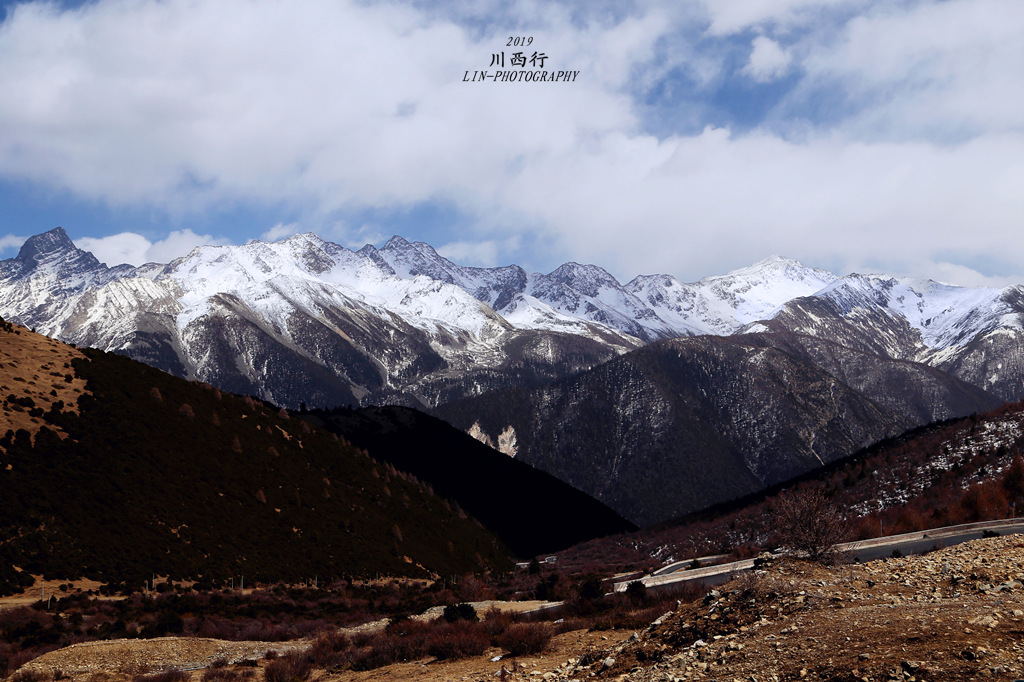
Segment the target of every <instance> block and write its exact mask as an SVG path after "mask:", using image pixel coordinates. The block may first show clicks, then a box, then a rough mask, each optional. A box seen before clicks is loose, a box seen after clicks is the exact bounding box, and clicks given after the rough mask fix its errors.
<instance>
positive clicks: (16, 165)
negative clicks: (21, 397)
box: [0, 0, 1024, 285]
mask: <svg viewBox="0 0 1024 682" xmlns="http://www.w3.org/2000/svg"><path fill="white" fill-rule="evenodd" d="M517 35H518V36H530V37H532V38H533V42H532V43H531V45H530V47H529V48H526V50H525V52H526V55H527V56H529V55H530V54H531V53H532V52H534V51H536V52H540V53H543V54H545V55H546V56H547V62H546V64H545V68H548V69H553V70H558V69H578V70H579V71H580V76H579V78H577V79H576V81H575V82H572V83H555V84H551V83H526V82H518V83H495V82H487V81H485V82H483V83H477V82H464V79H463V77H464V73H465V72H466V71H467V70H468V71H470V72H472V71H474V70H486V69H488V68H490V67H489V63H490V61H491V58H492V55H493V54H495V53H500V52H503V51H504V52H505V53H506V56H509V55H511V53H512V52H513V51H517V49H518V48H513V47H507V46H506V42H507V40H508V39H509V37H512V36H517ZM1022 43H1024V12H1022V11H1021V10H1020V8H1019V7H1018V6H1016V5H1015V4H1014V3H1013V2H1012V1H1000V0H972V1H969V2H968V1H966V0H949V1H947V2H897V1H889V0H879V1H874V2H872V1H867V0H789V1H785V2H771V3H765V2H760V1H757V0H745V1H738V2H730V3H719V2H711V1H710V0H707V1H706V2H699V1H693V2H682V3H671V4H670V3H657V2H636V3H632V4H628V5H622V4H620V3H610V4H609V3H601V2H596V3H595V2H589V3H582V2H564V3H536V2H519V3H513V4H512V5H508V6H506V5H502V4H499V3H482V4H479V5H477V4H474V6H472V7H470V6H465V5H460V4H457V5H453V6H452V5H447V4H439V5H434V4H431V3H420V2H411V3H398V2H393V3H385V4H374V5H364V4H360V3H354V2H333V1H331V2H327V1H316V0H311V1H310V2H306V3H301V4H300V5H294V4H288V5H286V4H284V3H281V2H276V1H272V0H245V1H243V0H222V1H220V2H217V3H194V2H190V1H188V0H167V1H164V2H156V1H155V0H140V1H138V2H133V3H121V2H114V1H112V0H99V1H98V2H95V3H88V4H82V5H80V6H62V5H60V4H58V3H42V2H27V3H23V4H19V5H14V6H12V7H10V8H8V13H7V16H6V18H5V19H4V21H3V23H2V24H0V92H2V93H5V94H4V95H0V131H2V132H0V198H2V196H3V195H4V194H5V193H14V192H19V191H22V190H23V189H24V187H25V186H26V185H27V186H29V187H32V188H41V191H40V194H41V195H42V196H43V198H42V199H39V201H51V202H59V201H63V200H65V199H64V198H65V197H72V198H73V199H74V201H77V202H84V203H86V204H88V205H99V206H104V207H111V208H110V210H111V211H112V212H113V213H112V214H113V215H118V211H119V210H122V209H125V210H129V209H130V210H144V211H148V212H151V213H152V214H154V215H155V216H156V218H155V219H154V223H153V224H152V225H136V224H129V223H125V224H115V225H108V226H106V227H105V231H92V232H89V233H81V234H77V233H76V232H75V230H76V227H75V225H71V224H70V223H71V222H72V221H73V220H74V219H75V216H69V218H68V220H67V222H68V223H69V224H67V225H65V227H67V228H68V229H69V231H71V233H72V234H73V235H74V236H75V237H76V242H77V243H79V245H80V246H82V247H83V248H88V249H89V250H92V251H95V252H97V256H98V257H101V258H104V257H107V258H109V259H110V262H111V263H113V262H116V261H118V259H122V260H123V261H125V262H132V263H136V262H137V261H138V260H139V259H140V258H141V259H146V260H160V261H167V260H169V259H170V258H171V257H173V256H176V255H184V253H185V252H187V250H188V248H190V247H191V246H194V245H196V244H198V243H202V242H207V243H211V242H212V243H228V242H231V243H243V242H245V241H248V240H249V239H254V238H259V237H261V236H264V235H270V236H271V237H275V238H279V237H281V236H284V235H285V232H284V231H287V230H289V229H292V228H293V226H294V231H295V232H297V231H305V230H313V231H317V232H319V233H321V234H324V236H327V237H329V238H334V239H336V240H338V241H342V242H346V243H351V242H356V241H359V240H360V238H365V237H369V236H373V237H379V236H383V237H387V236H390V234H392V233H402V234H404V235H405V236H407V237H409V238H411V239H422V240H424V241H428V242H431V243H435V244H449V245H450V246H449V247H448V249H447V252H448V253H450V254H451V255H452V256H453V257H464V258H466V259H468V260H469V261H470V264H480V265H496V264H503V263H508V262H513V261H515V262H522V263H526V264H527V265H533V266H535V267H536V268H537V269H544V268H545V267H546V266H548V265H550V264H553V263H556V262H561V261H562V260H568V259H571V260H577V261H581V262H599V263H602V264H603V265H606V266H607V265H610V266H611V268H610V269H612V271H613V272H614V273H615V274H617V275H619V276H621V277H630V276H632V275H633V274H636V273H640V272H668V273H672V274H675V275H677V276H680V277H682V278H684V279H695V278H697V277H700V276H702V275H705V274H709V273H711V272H720V271H725V270H727V269H729V268H732V267H736V266H738V265H741V264H743V263H749V262H752V261H754V260H757V259H759V258H762V257H764V256H765V255H767V254H769V253H776V252H778V253H785V254H786V255H789V256H791V257H794V258H799V259H802V260H804V261H806V262H810V263H815V264H817V265H821V266H823V267H827V268H829V269H832V270H836V271H852V270H882V269H884V270H887V271H892V272H904V273H907V274H911V275H924V276H930V277H936V278H943V277H948V278H949V279H950V280H951V281H954V282H956V283H961V284H967V285H978V284H992V285H999V284H1005V283H1009V282H1011V281H1024V276H1022V275H1024V272H1022V270H1021V268H1020V266H1019V264H1018V263H1015V262H1012V261H1011V260H1010V258H1009V257H1008V255H1007V254H1010V253H1014V252H1019V251H1020V249H1021V247H1024V243H1022V242H1024V237H1022V236H1021V233H1022V231H1021V230H1020V216H1021V215H1022V214H1024V190H1022V188H1024V164H1022V162H1021V159H1024V61H1022V60H1021V59H1020V58H1019V57H1020V54H1019V46H1020V45H1021V44H1022ZM225 206H229V207H235V206H240V207H245V209H246V210H247V211H249V212H250V213H251V214H253V215H258V216H260V220H262V221H263V222H260V223H259V224H251V225H249V226H248V228H247V229H241V228H237V227H234V226H232V227H230V228H229V227H227V226H225V227H224V228H223V229H213V228H211V227H209V223H208V222H205V221H204V220H203V219H202V217H203V216H207V215H210V214H211V213H212V212H216V211H218V210H223V207H225ZM423 207H428V208H429V209H436V212H437V213H439V214H440V215H441V216H442V217H443V218H444V219H435V220H427V221H419V222H418V221H417V220H416V219H415V217H416V215H417V213H416V212H417V210H420V209H422V208H423ZM49 227H52V226H50V225H44V226H37V225H25V226H18V225H12V224H11V223H5V224H4V225H2V226H0V234H2V233H3V232H9V233H12V234H21V235H24V234H29V233H33V232H37V231H40V228H42V229H48V228H49ZM283 230H284V231H283ZM8 241H9V242H10V243H14V242H15V240H14V239H13V238H12V239H10V240H7V241H4V240H0V246H9V244H8ZM541 247H543V248H541ZM174 249H183V251H181V252H179V253H172V251H173V250H174ZM104 250H106V252H107V253H106V254H102V252H103V251H104ZM528 251H529V254H528V255H527V252H528ZM101 254H102V255H101ZM108 254H109V255H108ZM524 255H526V256H527V257H524ZM545 259H550V263H549V262H548V260H545ZM474 261H475V262H474ZM531 261H532V262H531Z"/></svg>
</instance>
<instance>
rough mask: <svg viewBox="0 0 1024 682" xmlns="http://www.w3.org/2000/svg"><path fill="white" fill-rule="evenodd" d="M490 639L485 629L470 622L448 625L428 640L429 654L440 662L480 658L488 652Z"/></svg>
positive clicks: (436, 631)
mask: <svg viewBox="0 0 1024 682" xmlns="http://www.w3.org/2000/svg"><path fill="white" fill-rule="evenodd" d="M489 644H490V638H489V637H488V636H487V633H486V632H485V631H484V628H483V627H482V626H480V625H479V624H477V623H473V622H470V621H465V620H462V621H457V622H455V623H446V624H444V625H443V626H441V627H439V628H437V629H436V630H435V631H434V632H433V633H432V634H431V635H430V636H429V637H428V638H427V653H428V654H430V655H431V656H433V657H434V658H436V659H437V660H439V661H450V660H454V659H458V658H466V657H468V656H479V655H480V654H482V653H483V652H484V651H486V650H487V647H488V645H489Z"/></svg>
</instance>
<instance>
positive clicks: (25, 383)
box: [0, 321, 85, 436]
mask: <svg viewBox="0 0 1024 682" xmlns="http://www.w3.org/2000/svg"><path fill="white" fill-rule="evenodd" d="M84 357H85V356H84V355H83V354H82V353H81V351H79V350H78V349H77V348H74V347H72V346H69V345H67V344H64V343H61V342H60V341H56V340H54V339H51V338H48V337H46V336H43V335H41V334H36V333H35V332H32V331H29V330H28V329H26V328H25V327H22V326H21V325H17V324H13V323H10V322H6V321H0V400H2V401H3V407H2V410H0V435H3V434H4V433H5V432H6V431H7V430H8V429H10V430H12V431H14V432H17V431H18V429H25V430H26V431H28V432H29V433H30V434H32V435H33V436H35V434H36V433H38V432H39V429H41V428H42V427H43V426H46V425H47V422H46V420H45V419H44V417H43V415H44V414H46V413H48V412H50V411H51V410H53V409H54V406H55V405H57V408H58V411H63V412H72V413H76V414H77V412H78V398H79V397H80V396H81V395H82V394H83V393H84V392H85V380H84V379H79V378H78V377H76V376H75V371H74V369H73V368H72V365H71V361H72V360H74V359H76V358H84ZM12 396H13V398H14V399H13V400H12V399H11V397H12ZM48 428H50V429H52V430H54V431H56V432H57V433H58V435H62V434H61V431H60V429H59V428H57V427H56V426H53V425H50V426H49V427H48Z"/></svg>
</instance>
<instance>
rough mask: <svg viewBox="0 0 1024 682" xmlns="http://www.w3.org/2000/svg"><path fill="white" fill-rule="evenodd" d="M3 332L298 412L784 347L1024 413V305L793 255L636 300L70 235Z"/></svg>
mask: <svg viewBox="0 0 1024 682" xmlns="http://www.w3.org/2000/svg"><path fill="white" fill-rule="evenodd" d="M0 315H2V316H3V317H4V318H7V319H10V320H14V321H16V322H20V323H22V324H25V325H27V326H30V327H33V328H35V329H36V330H37V331H40V332H42V333H45V334H47V335H50V336H54V337H56V338H59V339H62V340H65V341H69V342H73V343H77V344H80V345H89V346H94V347H99V348H103V349H105V350H111V351H117V352H122V353H126V354H128V355H131V356H133V357H136V358H138V359H141V360H143V361H146V362H149V363H150V364H154V365H156V366H159V367H161V368H162V369H166V370H168V371H171V372H173V373H176V374H179V375H182V376H185V377H188V378H193V379H199V380H204V381H209V382H210V383H213V384H215V385H220V386H221V387H223V388H227V389H229V390H236V391H241V392H246V393H255V394H258V395H262V396H263V397H265V398H267V399H270V400H273V401H276V402H279V403H282V404H286V405H297V404H298V403H299V402H307V403H309V404H310V405H314V404H327V405H330V404H339V403H348V402H352V403H368V402H375V401H382V400H391V401H394V400H402V401H406V402H413V403H420V404H423V405H436V404H439V403H443V402H446V401H449V400H452V399H455V398H459V397H463V396H467V395H475V394H479V393H482V392H485V391H488V390H491V389H494V388H499V387H503V386H518V385H522V384H524V383H527V384H528V383H530V382H534V383H538V382H543V381H547V380H550V379H554V378H558V377H560V376H565V375H567V374H571V373H574V372H577V371H580V370H583V369H587V368H589V367H592V366H594V365H596V364H599V363H601V362H604V361H606V360H608V359H610V358H612V357H614V356H616V355H618V354H621V353H623V352H626V351H629V350H632V349H635V348H638V347H641V346H643V345H645V344H647V343H650V342H654V341H658V340H661V339H668V338H674V337H680V336H693V335H706V334H714V335H733V334H739V333H752V332H766V331H779V330H781V329H785V330H787V331H790V332H797V333H800V334H810V335H818V336H821V335H825V334H828V335H833V336H835V337H836V340H837V342H840V343H855V344H859V346H858V347H868V348H873V349H874V350H875V351H877V352H879V353H884V354H885V355H887V356H889V357H893V358H899V359H905V360H913V361H917V362H926V363H928V364H930V365H932V366H935V367H939V368H941V369H944V370H946V371H948V370H949V368H954V369H955V368H957V367H959V368H961V369H963V370H964V372H967V373H970V371H973V372H974V373H975V374H978V373H984V374H985V376H984V377H983V379H982V382H981V383H980V384H977V383H976V385H981V386H984V387H985V388H986V390H992V391H993V392H995V393H996V394H998V395H1000V396H1003V397H1004V399H1010V398H1011V397H1014V398H1016V397H1020V396H1021V395H1024V390H1022V383H1021V376H1022V371H1021V370H1022V369H1024V366H1022V359H1021V358H1022V353H1021V339H1022V329H1024V323H1022V320H1024V288H1022V287H1020V286H1017V287H1009V288H1007V289H1002V290H999V289H971V288H964V287H953V286H948V285H942V284H938V283H935V282H931V281H925V282H917V281H913V280H908V279H898V278H891V277H886V276H882V275H867V276H864V275H849V276H846V277H839V276H837V275H834V274H832V273H830V272H826V271H824V270H819V269H815V268H810V267H806V266H804V265H802V264H800V263H798V262H796V261H793V260H788V259H785V258H781V257H778V256H773V257H770V258H767V259H765V260H763V261H761V262H759V263H756V264H754V265H752V266H750V267H747V268H741V269H739V270H735V271H733V272H730V273H728V274H726V275H721V276H715V277H707V278H704V279H702V280H700V281H698V282H693V283H683V282H680V281H679V280H677V279H676V278H675V277H672V276H671V275H644V276H640V277H637V278H635V279H633V280H632V281H630V282H628V283H626V284H621V283H619V282H618V281H617V280H616V279H615V278H614V277H613V276H612V275H611V274H609V273H608V272H607V271H605V270H603V269H602V268H600V267H597V266H595V265H579V264H576V263H566V264H564V265H562V266H560V267H558V268H557V269H556V270H554V271H553V272H551V273H548V274H538V273H528V272H526V271H525V270H523V269H522V268H520V267H519V266H516V265H510V266H506V267H500V268H473V267H465V266H461V265H458V264H456V263H452V262H451V261H449V260H447V259H445V258H443V257H442V256H440V255H439V254H438V253H437V252H436V251H435V250H434V249H433V248H432V247H431V246H429V245H428V244H424V243H421V242H417V243H410V242H408V241H406V240H404V239H402V238H401V237H393V238H392V239H391V240H389V241H388V242H387V243H386V244H385V245H384V246H383V247H382V248H379V249H378V248H375V247H374V246H372V245H367V246H365V247H363V248H362V249H359V250H358V251H353V250H350V249H346V248H344V247H342V246H339V245H337V244H333V243H331V242H328V241H325V240H323V239H321V238H319V237H318V236H316V235H314V234H300V235H295V236H293V237H289V238H287V239H284V240H282V241H278V242H273V243H267V242H260V241H254V242H251V243H249V244H245V245H242V246H203V247H198V248H196V249H194V250H193V251H192V252H191V253H189V254H188V255H186V256H184V257H182V258H178V259H176V260H174V261H172V262H171V263H168V264H147V265H143V266H141V267H132V266H128V265H118V266H116V267H112V268H109V267H107V266H106V265H104V264H102V263H100V262H99V261H98V260H97V259H96V258H95V257H94V256H93V255H92V254H90V253H87V252H85V251H82V250H80V249H78V248H76V247H75V245H74V244H73V243H72V241H71V240H70V239H69V238H68V236H67V234H66V233H65V232H64V230H63V229H61V228H56V229H54V230H51V231H49V232H46V233H43V234H40V235H37V236H34V237H32V238H30V239H29V240H28V241H26V243H25V244H24V246H23V247H22V248H21V250H20V252H19V254H18V255H17V256H16V257H15V258H12V259H8V260H5V261H2V262H0ZM990 362H992V363H995V364H1000V365H1001V366H1000V368H999V370H998V371H995V369H994V365H993V368H992V369H993V371H991V372H990V371H989V363H990ZM979 367H980V368H981V369H979ZM971 368H973V369H971ZM968 370H969V371H968ZM953 373H954V374H957V372H956V371H954V372H953ZM993 375H996V376H997V379H996V380H993V379H992V376H993ZM1000 376H1001V377H1002V378H1001V379H1000V378H999V377H1000ZM971 383H975V382H974V381H972V382H971Z"/></svg>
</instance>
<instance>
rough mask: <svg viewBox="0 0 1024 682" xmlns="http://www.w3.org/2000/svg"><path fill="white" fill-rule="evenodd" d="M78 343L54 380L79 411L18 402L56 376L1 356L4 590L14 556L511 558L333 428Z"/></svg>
mask: <svg viewBox="0 0 1024 682" xmlns="http://www.w3.org/2000/svg"><path fill="white" fill-rule="evenodd" d="M27 342H30V343H37V344H40V347H41V348H43V346H46V345H47V344H52V343H53V342H52V340H49V339H45V338H44V337H41V336H38V335H35V334H32V333H31V332H28V331H27V330H24V329H21V328H18V327H15V326H11V325H4V326H3V328H0V348H3V349H7V348H12V347H14V346H16V345H19V346H20V345H25V344H26V343H27ZM43 350H44V351H45V350H46V349H45V348H43ZM76 355H77V357H73V358H70V359H69V360H68V361H66V362H67V365H69V367H65V366H64V362H65V361H62V362H61V366H60V367H59V368H57V369H54V370H53V371H54V372H57V371H58V370H59V372H60V373H61V374H62V376H61V377H60V378H59V379H58V378H57V377H56V376H54V377H52V380H53V382H54V383H66V384H69V385H70V384H72V383H75V382H77V384H76V385H81V386H83V387H84V388H83V389H80V392H79V393H78V394H76V395H78V396H80V397H79V398H78V400H77V404H76V405H75V408H76V409H77V412H78V413H77V414H76V413H75V412H74V411H72V410H71V409H69V406H68V404H67V403H65V402H62V401H58V402H54V403H49V404H47V405H46V406H45V407H46V409H45V410H44V409H42V408H40V407H38V406H35V407H27V406H26V405H27V401H26V400H24V398H28V399H31V400H32V402H33V404H35V403H36V402H37V401H38V394H39V393H40V392H41V389H40V384H41V383H42V382H43V380H44V379H49V378H50V377H49V374H48V372H46V371H43V370H41V369H40V367H39V366H37V365H36V362H37V361H35V360H28V359H21V360H11V359H9V360H8V362H5V363H3V367H2V368H0V394H3V395H5V396H7V397H6V398H5V399H4V407H3V410H4V411H3V413H2V414H3V420H4V421H3V422H0V433H4V432H6V433H5V435H3V436H2V437H0V490H3V499H2V501H0V566H2V567H4V568H3V569H0V570H2V573H0V591H3V590H7V591H9V590H11V589H13V587H14V583H16V582H17V581H18V578H19V577H23V576H19V575H18V574H17V573H16V572H14V571H12V569H11V568H10V567H12V566H17V567H19V568H20V569H22V570H23V571H27V572H31V573H36V574H38V573H42V574H45V575H46V576H48V577H53V578H58V577H59V578H75V577H92V578H98V579H101V580H104V581H110V582H115V583H120V582H125V583H128V584H129V585H131V586H141V585H142V584H143V581H144V580H145V579H147V578H148V577H150V576H151V575H153V574H156V575H168V576H171V577H172V578H180V579H184V578H193V579H203V580H204V581H208V582H213V583H222V582H225V581H228V580H229V579H230V578H231V577H233V576H241V575H245V576H246V581H247V582H249V581H255V580H262V581H277V580H296V579H302V578H312V577H313V576H319V577H320V578H322V579H323V578H330V577H336V576H372V575H375V574H380V573H383V574H391V575H427V574H429V573H436V574H451V573H465V572H471V571H478V570H482V569H486V568H491V567H503V566H507V562H508V559H507V550H506V549H505V548H504V547H503V546H502V545H501V543H500V542H499V541H497V540H496V539H495V538H494V536H493V535H491V534H490V533H488V532H487V531H485V530H484V529H482V528H481V527H480V526H479V524H477V523H475V522H474V521H473V520H471V519H469V518H466V517H465V515H464V514H460V512H459V510H457V509H453V508H452V506H451V505H450V504H449V503H447V502H446V501H444V500H442V499H441V498H440V497H438V496H436V495H434V494H433V492H432V491H431V490H430V489H429V487H427V486H425V485H423V484H420V483H418V482H416V481H413V480H410V478H409V477H408V476H406V475H405V474H402V473H399V472H397V471H396V470H395V469H394V468H393V467H391V466H388V465H386V464H381V463H379V462H377V461H374V460H373V459H371V458H370V457H369V456H368V455H367V454H366V453H365V452H362V451H360V450H358V449H357V448H355V447H353V446H352V445H350V444H348V443H347V442H345V441H344V440H342V439H339V438H338V437H337V436H335V435H333V434H331V433H328V432H326V431H323V430H321V429H318V428H316V427H315V426H312V425H310V424H309V423H308V422H306V421H303V420H299V419H293V418H291V417H290V416H289V415H288V414H287V413H286V412H283V411H278V410H276V409H275V408H273V407H271V406H268V405H265V404H263V403H261V402H258V401H255V400H253V399H251V398H242V397H237V396H233V395H229V394H226V393H222V392H221V391H218V390H216V389H214V388H212V387H209V386H203V385H199V384H196V383H192V382H187V381H183V380H180V379H177V378H174V377H171V376H170V375H167V374H164V373H162V372H160V371H158V370H154V369H152V368H150V367H147V366H145V365H142V364H140V363H137V362H134V361H132V360H129V359H127V358H124V357H121V356H117V355H112V354H106V353H103V352H100V351H93V350H86V351H83V352H81V353H76ZM19 357H20V356H19ZM64 374H67V375H68V376H70V377H71V379H70V381H67V382H65V379H64V376H63V375H64ZM15 376H17V377H20V378H21V379H22V381H16V380H15ZM33 377H34V378H33ZM30 383H32V384H34V385H31V386H30V385H29V384H30ZM46 388H48V386H43V389H46ZM51 390H56V389H51ZM42 393H44V394H47V395H49V394H48V393H47V392H46V391H45V390H42ZM32 395H36V396H37V397H36V398H34V399H33V398H32V397H31V396H32ZM50 397H51V398H53V397H54V396H50ZM22 402H25V403H26V405H23V404H21V403H22ZM26 410H28V411H29V412H31V414H30V416H29V419H30V420H31V421H30V422H29V423H28V424H27V425H26V424H25V421H24V415H25V412H26ZM26 426H29V427H31V428H26ZM33 431H34V433H33Z"/></svg>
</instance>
